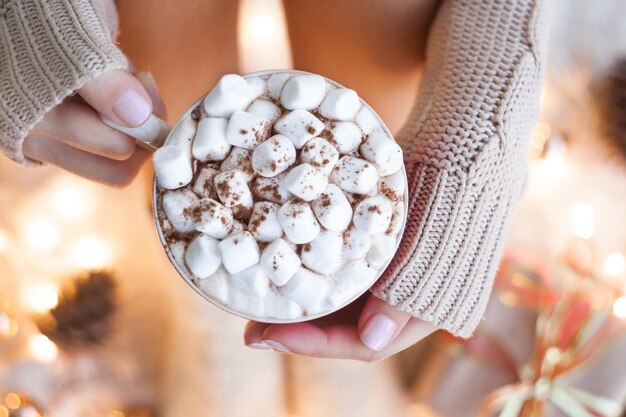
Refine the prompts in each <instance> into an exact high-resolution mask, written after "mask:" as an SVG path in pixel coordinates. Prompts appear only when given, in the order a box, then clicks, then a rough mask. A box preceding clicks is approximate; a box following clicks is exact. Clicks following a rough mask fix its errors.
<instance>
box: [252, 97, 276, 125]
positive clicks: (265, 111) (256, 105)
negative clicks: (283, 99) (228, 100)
mask: <svg viewBox="0 0 626 417" xmlns="http://www.w3.org/2000/svg"><path fill="white" fill-rule="evenodd" d="M247 112H248V113H251V114H256V115H257V116H261V117H265V118H266V119H267V120H269V121H270V124H274V123H275V122H276V120H278V118H279V117H280V115H281V114H283V113H282V111H281V110H280V107H278V106H277V105H276V104H274V103H272V102H271V101H269V100H264V99H262V98H258V99H256V100H254V101H253V102H252V104H250V106H249V107H248V110H247Z"/></svg>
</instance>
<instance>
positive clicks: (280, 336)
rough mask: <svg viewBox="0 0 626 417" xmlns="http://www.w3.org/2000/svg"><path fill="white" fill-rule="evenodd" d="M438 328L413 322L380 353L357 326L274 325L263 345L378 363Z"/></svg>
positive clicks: (267, 329)
mask: <svg viewBox="0 0 626 417" xmlns="http://www.w3.org/2000/svg"><path fill="white" fill-rule="evenodd" d="M435 330H436V327H434V326H433V325H431V324H430V323H426V322H424V321H421V320H418V319H415V318H412V319H411V320H409V322H408V323H407V324H406V325H405V326H404V329H403V331H402V332H400V334H399V335H398V336H397V337H396V338H395V339H394V340H393V342H391V343H389V344H388V345H387V346H386V347H385V348H383V349H382V350H380V351H375V350H372V349H370V348H368V347H367V346H365V345H364V344H363V343H362V342H361V340H360V337H359V332H358V329H357V327H356V326H344V325H334V326H328V327H318V326H315V325H313V324H311V323H307V322H305V323H294V324H278V325H277V324H273V325H270V326H268V327H267V328H266V329H265V331H264V333H263V342H264V343H265V344H268V345H270V346H273V347H274V348H275V349H276V350H281V351H284V352H291V353H295V354H298V355H305V356H312V357H317V358H334V359H355V360H360V361H365V362H374V361H379V360H382V359H385V358H387V357H389V356H391V355H394V354H396V353H398V352H400V351H402V350H404V349H406V348H408V347H410V346H412V345H414V344H415V343H417V342H419V341H420V340H422V339H423V338H425V337H426V336H428V335H429V334H431V333H432V332H434V331H435Z"/></svg>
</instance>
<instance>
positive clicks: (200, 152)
mask: <svg viewBox="0 0 626 417" xmlns="http://www.w3.org/2000/svg"><path fill="white" fill-rule="evenodd" d="M227 125H228V120H226V119H221V118H216V117H205V118H203V119H202V120H200V121H199V122H198V128H197V130H196V136H195V138H194V140H193V146H192V148H191V152H192V153H193V156H194V157H195V158H196V159H199V160H200V161H221V160H222V159H224V158H226V155H228V152H229V151H230V144H229V143H228V142H226V126H227Z"/></svg>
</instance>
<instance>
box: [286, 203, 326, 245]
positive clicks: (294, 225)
mask: <svg viewBox="0 0 626 417" xmlns="http://www.w3.org/2000/svg"><path fill="white" fill-rule="evenodd" d="M278 221H279V222H280V225H281V226H282V227H283V230H284V232H285V234H286V235H287V237H288V238H289V240H291V241H292V242H293V243H296V244H302V243H308V242H310V241H312V240H313V239H315V238H316V237H317V235H318V234H319V232H320V225H319V223H318V222H317V219H316V218H315V215H314V214H313V211H312V210H311V207H309V205H308V204H307V203H306V202H304V201H297V200H291V201H287V202H286V203H285V204H283V205H282V207H281V208H280V209H279V210H278Z"/></svg>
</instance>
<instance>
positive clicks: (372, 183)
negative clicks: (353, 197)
mask: <svg viewBox="0 0 626 417" xmlns="http://www.w3.org/2000/svg"><path fill="white" fill-rule="evenodd" d="M330 178H331V180H332V181H333V182H334V183H335V184H337V185H338V186H339V187H340V188H341V189H342V190H344V191H348V192H351V193H356V194H367V193H369V192H371V191H372V190H373V189H375V188H376V183H377V182H378V170H376V167H375V166H374V165H372V164H370V163H369V162H367V161H364V160H363V159H360V158H356V157H353V156H344V157H343V158H341V159H340V160H339V161H338V162H337V165H335V168H334V169H333V173H332V174H331V177H330Z"/></svg>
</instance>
